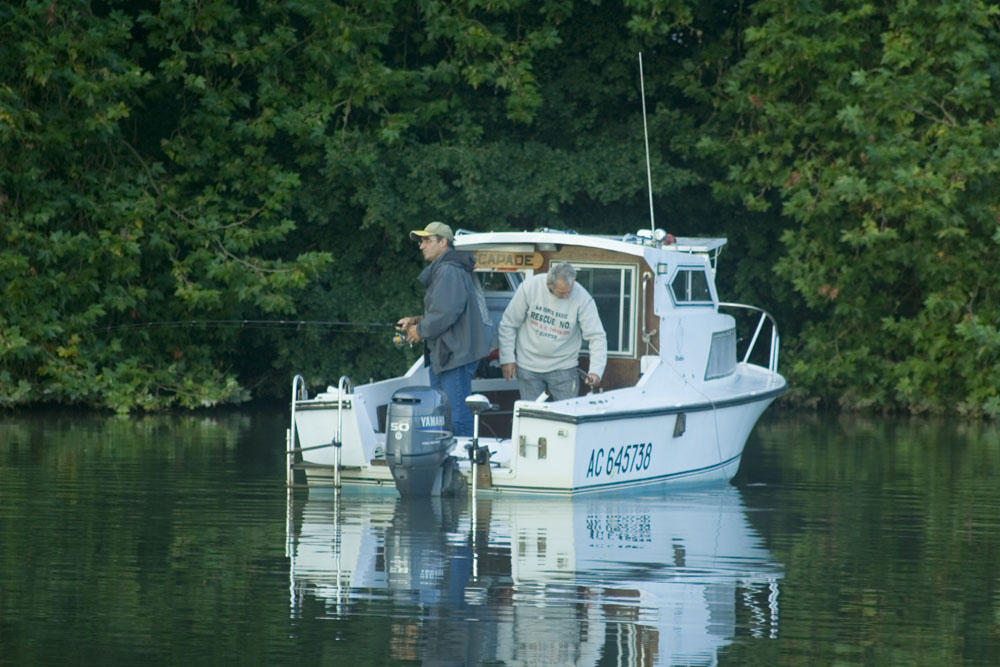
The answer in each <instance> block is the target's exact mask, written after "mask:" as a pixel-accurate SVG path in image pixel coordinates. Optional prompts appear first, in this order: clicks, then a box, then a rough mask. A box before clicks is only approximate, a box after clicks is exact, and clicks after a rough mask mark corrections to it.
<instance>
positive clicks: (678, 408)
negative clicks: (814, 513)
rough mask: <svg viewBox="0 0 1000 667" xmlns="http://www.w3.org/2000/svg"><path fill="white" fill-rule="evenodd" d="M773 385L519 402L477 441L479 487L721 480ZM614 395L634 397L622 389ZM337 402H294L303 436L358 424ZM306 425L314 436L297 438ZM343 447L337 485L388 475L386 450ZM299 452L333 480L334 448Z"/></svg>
mask: <svg viewBox="0 0 1000 667" xmlns="http://www.w3.org/2000/svg"><path fill="white" fill-rule="evenodd" d="M782 389H783V388H782ZM779 393H780V391H772V392H762V393H760V394H759V395H756V396H744V397H737V398H734V399H731V400H729V401H728V402H720V403H716V404H713V403H706V402H697V403H689V404H686V405H673V406H666V405H647V406H646V408H645V409H632V408H630V409H627V410H605V411H603V412H594V413H591V414H583V415H574V414H572V413H571V412H570V411H568V410H567V411H564V412H561V411H559V410H558V404H544V405H545V407H546V408H548V409H541V406H542V405H543V404H538V403H532V402H518V403H517V408H516V416H515V419H514V427H513V433H512V436H513V437H512V438H510V439H507V440H493V439H489V440H483V441H482V442H481V444H484V445H485V446H486V447H488V448H489V449H490V451H491V454H492V456H491V464H490V475H489V476H488V478H489V482H488V483H487V484H485V485H484V484H483V483H482V482H481V481H480V482H479V487H478V489H477V492H479V493H494V494H496V493H518V494H543V495H576V494H586V493H597V492H607V491H620V490H628V489H637V488H643V487H648V486H651V485H659V484H670V485H695V484H706V483H724V482H728V481H729V480H731V479H732V478H733V477H734V476H735V475H736V473H737V471H738V470H739V467H740V461H741V457H742V454H743V449H744V446H745V444H746V441H747V438H748V437H749V434H750V432H751V430H752V429H753V427H754V425H755V424H756V422H757V420H758V418H759V417H760V415H761V414H762V413H763V412H764V410H765V409H766V408H767V407H768V405H770V403H771V402H772V401H773V400H774V398H775V396H777V395H778V394H779ZM579 400H581V401H583V400H585V399H579ZM618 402H619V403H622V404H626V405H634V404H635V403H634V401H630V400H628V398H627V397H623V398H621V400H619V401H618ZM548 406H552V407H551V408H549V407H548ZM303 407H305V406H303ZM340 409H341V410H342V412H341V414H340V415H338V413H337V410H338V408H337V407H335V406H332V407H328V408H326V409H322V408H318V407H315V408H310V409H302V407H300V409H299V411H298V416H297V421H298V422H299V424H300V426H299V429H298V432H299V437H300V442H301V445H302V446H303V447H306V448H308V447H309V446H311V445H312V446H315V445H318V444H322V441H324V439H325V438H327V436H325V435H322V434H325V433H327V432H331V431H333V430H335V429H336V425H337V423H338V419H339V420H341V423H342V424H343V426H342V427H341V428H342V430H343V432H344V433H345V434H347V433H351V432H356V430H357V429H356V426H355V425H354V424H353V420H354V418H355V417H356V414H355V413H354V412H353V408H340ZM324 424H325V426H324ZM309 434H312V438H313V441H310V440H304V439H303V435H305V436H306V437H309ZM383 438H384V436H383ZM314 441H316V442H314ZM382 442H384V439H383V440H382ZM467 442H468V439H462V438H459V439H456V445H455V447H454V448H453V450H452V451H451V454H452V455H454V456H456V457H457V458H458V459H459V460H460V464H461V470H462V472H463V474H465V475H466V477H468V478H469V479H470V484H471V475H472V469H471V465H470V462H469V461H468V460H467V458H466V457H465V456H464V453H465V444H466V443H467ZM359 444H360V441H359ZM373 449H374V451H375V452H376V453H378V452H380V451H381V450H382V447H381V445H378V444H376V445H375V446H374V448H373ZM343 450H344V453H345V454H347V455H342V456H343V458H342V461H351V462H352V463H354V464H353V465H351V464H348V463H343V462H342V465H341V475H340V481H341V483H342V484H343V485H344V486H345V487H351V486H383V485H391V484H392V483H393V478H392V475H391V474H390V470H389V467H388V465H386V461H385V460H384V458H383V459H380V458H377V457H376V458H373V459H371V460H369V461H368V462H367V463H363V464H361V465H358V464H357V463H359V462H361V457H360V456H359V455H350V454H349V450H350V442H348V441H347V440H346V439H345V444H344V448H343ZM303 461H304V464H305V465H304V466H303V467H304V468H305V471H306V476H307V480H308V482H309V484H311V485H312V484H317V485H323V484H330V483H332V481H333V477H334V474H333V465H334V462H335V450H334V448H332V447H331V448H325V449H318V450H313V451H310V452H307V453H305V454H303ZM480 479H481V478H480Z"/></svg>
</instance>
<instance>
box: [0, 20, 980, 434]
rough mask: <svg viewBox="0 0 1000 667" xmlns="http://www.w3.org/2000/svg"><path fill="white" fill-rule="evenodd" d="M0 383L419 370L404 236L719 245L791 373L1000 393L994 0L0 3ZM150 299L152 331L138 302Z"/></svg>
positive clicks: (41, 391)
mask: <svg viewBox="0 0 1000 667" xmlns="http://www.w3.org/2000/svg"><path fill="white" fill-rule="evenodd" d="M0 31H2V33H3V35H4V39H3V40H0V68H2V71H3V76H2V78H0V81H2V82H3V83H2V84H0V234H2V237H3V244H2V245H0V285H2V289H3V293H2V299H3V306H2V307H0V404H4V405H27V404H34V403H38V402H58V403H63V404H81V405H89V406H96V407H102V408H111V409H114V410H118V411H129V410H135V409H162V408H166V407H171V406H180V407H198V406H206V405H216V404H220V403H225V402H239V401H242V400H246V399H247V398H249V397H251V396H269V395H270V396H275V395H276V396H284V395H286V393H287V391H288V383H289V382H290V377H291V374H292V373H294V372H306V373H307V374H308V376H309V377H308V379H309V380H310V382H311V383H318V382H321V381H331V379H333V378H336V377H337V376H338V375H339V374H341V373H350V374H352V375H353V376H360V377H365V378H367V377H368V376H381V375H384V374H386V373H389V372H395V371H398V370H400V369H401V368H403V367H404V366H405V365H406V364H407V363H408V361H410V360H411V359H412V355H413V353H412V352H409V351H403V352H400V351H396V350H395V349H393V348H392V347H391V343H390V341H389V336H388V332H387V330H384V329H378V328H375V327H361V326H359V327H354V328H349V329H347V330H344V329H336V330H330V329H324V328H321V327H298V328H291V329H289V328H281V327H270V328H248V327H238V326H236V327H222V326H214V327H212V326H202V325H198V324H184V323H204V322H237V321H246V320H262V319H272V320H280V319H284V320H295V321H299V320H308V321H332V322H358V323H371V322H383V321H392V320H394V319H396V318H397V317H399V316H400V315H403V314H407V313H408V312H410V311H411V310H413V309H415V308H417V307H418V304H419V298H420V292H419V290H418V284H417V282H416V280H415V279H414V278H415V275H416V273H417V271H418V270H419V265H420V259H419V255H418V253H416V252H415V251H414V249H413V248H412V246H411V245H410V244H409V243H408V242H407V241H406V238H407V234H406V233H407V231H408V230H410V229H414V228H418V227H422V226H423V225H424V224H426V222H427V221H429V220H435V219H440V220H446V221H448V222H449V223H450V224H452V226H453V227H456V228H468V229H477V230H486V229H507V228H525V229H527V228H536V227H558V228H573V229H578V230H581V231H597V232H607V233H622V232H627V231H634V230H635V229H637V228H639V227H643V226H645V224H646V223H645V220H646V216H647V211H646V206H647V200H646V182H645V169H644V159H645V158H644V154H643V144H642V115H641V114H642V108H641V98H640V87H639V77H638V68H637V62H636V54H637V53H638V52H642V53H643V54H644V56H643V57H644V65H645V90H646V99H647V105H648V107H649V110H650V115H649V136H650V142H651V146H650V148H651V159H652V173H653V177H654V182H653V191H654V197H655V204H656V210H657V222H658V223H659V224H660V226H664V227H667V228H668V229H669V230H670V231H672V232H673V233H675V234H691V235H693V234H718V235H726V236H728V237H729V238H730V247H729V249H728V250H727V257H726V258H725V259H726V260H727V261H725V262H723V264H722V266H721V268H720V281H721V282H722V284H723V287H724V289H725V291H726V292H727V294H729V295H731V296H732V298H733V299H745V300H748V301H752V302H755V303H759V304H761V305H764V306H765V307H767V308H768V309H769V310H772V311H773V312H775V313H777V314H778V315H779V321H780V322H781V324H782V327H783V334H784V340H785V342H786V345H785V352H784V355H783V357H784V360H785V366H784V371H785V372H786V374H787V375H788V376H789V380H790V382H791V385H792V387H793V388H794V389H793V392H791V396H790V399H791V400H794V401H798V402H802V403H813V404H822V405H831V406H844V407H872V408H879V409H907V410H913V411H924V410H929V411H942V412H951V411H962V412H965V413H968V414H977V415H980V414H988V415H995V414H997V413H998V412H1000V399H998V397H997V387H998V386H1000V377H998V375H1000V331H998V330H997V325H996V323H997V322H998V321H1000V317H998V315H1000V313H998V312H997V309H998V303H997V301H998V298H997V297H998V295H997V288H996V287H995V286H994V283H995V281H993V280H991V278H992V276H993V274H995V272H996V270H995V263H996V262H997V261H1000V260H998V257H1000V254H998V253H997V248H996V245H997V244H998V243H1000V232H998V229H1000V226H998V223H1000V210H998V206H1000V205H998V203H997V201H996V198H995V195H994V194H993V193H995V192H997V187H996V186H997V165H998V164H1000V162H998V160H997V158H998V157H1000V156H998V154H997V153H998V150H1000V149H998V146H1000V141H997V139H998V137H997V128H996V127H995V120H996V119H995V114H996V112H995V109H994V107H995V104H994V103H993V100H994V99H996V98H997V92H998V91H997V83H996V81H997V76H996V68H997V65H996V62H998V59H997V57H996V56H997V54H998V51H1000V44H998V36H1000V30H998V16H997V8H996V7H995V6H993V5H990V4H988V3H985V2H973V1H964V0H963V1H962V2H930V3H926V2H924V3H916V2H894V3H893V2H887V3H868V4H862V5H858V4H857V3H842V2H833V1H830V0H815V1H810V2H796V3H791V2H788V1H787V0H757V1H756V2H716V1H710V2H693V1H690V0H625V2H610V1H601V0H577V1H575V2H574V1H573V0H543V1H541V2H538V1H534V2H528V1H527V0H499V1H497V0H493V1H491V2H480V1H478V0H459V1H457V2H440V1H439V0H365V1H364V2H361V1H353V2H338V3H331V2H302V1H294V0H285V1H279V0H257V1H255V2H250V1H247V2H231V1H228V0H185V1H181V2H171V3H154V2H148V3H143V2H139V3H134V2H129V3H125V2H120V1H117V0H107V1H105V2H85V1H83V0H58V1H56V2H33V1H27V0H22V1H21V2H15V3H7V4H4V5H2V6H0ZM152 323H161V324H160V325H157V326H153V325H152Z"/></svg>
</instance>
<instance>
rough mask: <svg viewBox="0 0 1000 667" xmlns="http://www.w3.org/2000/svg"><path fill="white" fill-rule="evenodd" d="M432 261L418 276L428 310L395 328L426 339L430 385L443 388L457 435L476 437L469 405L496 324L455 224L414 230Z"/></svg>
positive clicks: (414, 340) (412, 235)
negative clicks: (474, 379) (459, 244)
mask: <svg viewBox="0 0 1000 667" xmlns="http://www.w3.org/2000/svg"><path fill="white" fill-rule="evenodd" d="M410 238H411V239H412V240H414V241H418V242H419V243H420V252H421V253H422V254H423V256H424V260H425V261H428V262H430V265H429V266H427V267H426V268H425V269H424V270H423V271H421V272H420V276H419V277H418V280H420V282H421V283H422V284H423V286H424V287H425V288H426V290H427V291H426V292H425V293H424V314H423V315H416V316H413V317H403V318H401V319H400V320H399V321H398V322H396V328H397V329H400V330H402V331H405V332H406V340H408V341H409V342H411V343H418V342H420V341H423V343H424V363H425V364H426V365H427V366H429V368H428V372H429V374H430V380H431V386H432V387H437V388H439V389H441V390H443V391H444V393H445V395H447V397H448V403H449V405H450V406H451V416H452V429H453V430H454V433H455V435H459V436H471V435H472V413H471V412H469V408H468V407H466V405H465V399H466V397H467V396H468V395H469V394H471V393H472V376H473V374H474V373H475V372H476V365H477V364H478V363H479V360H480V359H482V358H483V357H485V356H486V355H487V354H489V351H490V343H491V339H492V330H491V329H492V323H491V322H490V318H489V311H488V310H487V308H486V299H485V298H484V297H483V293H482V290H480V289H479V287H478V285H477V284H476V281H475V278H474V277H473V275H472V268H473V267H474V266H475V263H476V261H475V258H473V256H472V255H471V254H469V253H467V252H459V251H457V250H455V245H454V238H455V236H454V234H452V232H451V227H449V226H448V225H446V224H444V223H443V222H432V223H430V224H429V225H427V227H425V228H424V229H419V230H414V231H412V232H410Z"/></svg>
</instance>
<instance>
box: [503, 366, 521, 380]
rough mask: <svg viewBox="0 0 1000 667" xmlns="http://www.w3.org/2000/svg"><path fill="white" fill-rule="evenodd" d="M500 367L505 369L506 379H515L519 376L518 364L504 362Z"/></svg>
mask: <svg viewBox="0 0 1000 667" xmlns="http://www.w3.org/2000/svg"><path fill="white" fill-rule="evenodd" d="M500 369H501V370H502V371H503V379H504V380H513V379H514V378H516V377H517V364H504V365H502V366H501V367H500Z"/></svg>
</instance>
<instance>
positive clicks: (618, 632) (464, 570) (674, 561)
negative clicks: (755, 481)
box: [287, 486, 782, 666]
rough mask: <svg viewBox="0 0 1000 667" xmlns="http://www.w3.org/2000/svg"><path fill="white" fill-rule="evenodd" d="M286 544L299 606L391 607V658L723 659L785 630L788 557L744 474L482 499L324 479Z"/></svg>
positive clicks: (384, 613)
mask: <svg viewBox="0 0 1000 667" xmlns="http://www.w3.org/2000/svg"><path fill="white" fill-rule="evenodd" d="M390 491H391V489H390ZM473 525H475V527H476V529H475V530H473ZM287 548H288V556H289V558H290V561H291V569H290V572H291V613H292V616H293V617H298V618H301V617H302V616H303V615H304V614H306V613H308V615H310V616H315V615H320V616H324V617H333V618H339V619H351V618H353V617H355V616H372V615H376V616H379V617H383V618H385V619H387V620H386V624H387V625H389V626H390V627H391V632H390V634H391V637H389V638H388V639H389V648H388V649H387V650H388V651H390V652H391V657H392V658H394V659H400V660H419V661H421V662H422V664H433V665H463V664H464V665H471V664H481V663H483V662H495V663H499V664H508V665H515V664H525V665H527V664H545V665H597V664H599V663H601V664H616V665H636V666H638V665H671V664H686V665H701V664H704V665H711V664H715V663H716V662H717V658H718V652H719V650H720V649H721V648H722V647H724V646H726V645H727V644H729V643H731V642H732V641H733V640H734V639H735V638H744V637H745V638H759V639H760V640H766V639H768V638H775V637H777V634H778V582H779V580H780V579H781V576H782V572H781V567H780V565H779V564H777V563H776V562H775V561H774V560H773V559H772V557H771V556H770V554H769V553H768V551H767V550H766V549H765V548H764V547H763V546H762V544H761V539H760V537H759V536H758V535H757V534H756V532H755V530H754V529H753V528H752V526H751V525H750V522H749V520H748V515H747V510H746V507H745V506H744V504H743V501H742V498H741V496H740V492H739V490H738V489H737V488H735V487H730V486H726V487H722V488H712V489H707V490H700V491H690V492H687V493H676V492H674V493H672V494H670V495H669V496H666V495H659V496H654V495H650V494H644V495H629V496H625V497H610V498H609V497H607V496H604V497H599V496H595V497H586V496H585V497H576V498H570V497H554V498H516V497H510V496H491V497H487V498H482V497H480V498H479V499H478V500H477V502H476V504H475V511H474V512H473V510H472V508H471V504H470V502H469V501H468V500H467V499H465V500H458V501H456V500H450V499H441V498H428V499H423V500H420V501H417V502H414V499H401V498H398V497H396V495H395V494H391V495H388V494H380V495H363V494H353V493H352V494H348V495H344V494H340V495H335V494H334V492H333V491H332V490H324V489H319V488H312V489H310V491H309V496H308V499H306V500H304V502H303V500H302V499H301V498H300V499H297V500H290V502H289V521H288V545H287ZM306 610H308V612H307V611H306ZM345 650H349V649H348V648H347V647H345ZM370 657H373V656H370ZM608 660H611V662H607V661H608Z"/></svg>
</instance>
